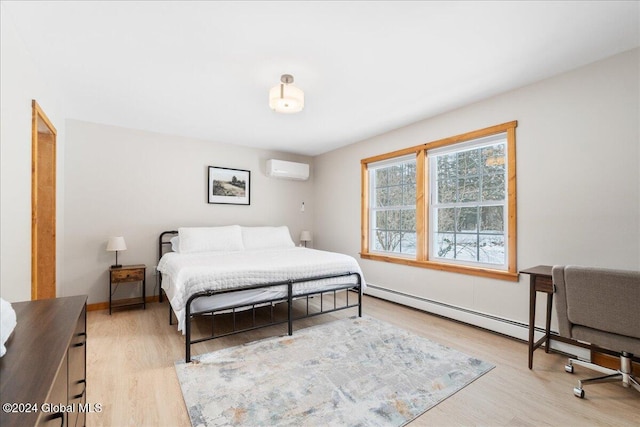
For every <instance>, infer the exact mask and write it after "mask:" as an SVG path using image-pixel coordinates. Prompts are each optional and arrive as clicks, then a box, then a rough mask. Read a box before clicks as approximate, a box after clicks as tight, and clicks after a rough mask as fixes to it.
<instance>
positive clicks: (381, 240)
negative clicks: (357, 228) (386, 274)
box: [373, 230, 387, 251]
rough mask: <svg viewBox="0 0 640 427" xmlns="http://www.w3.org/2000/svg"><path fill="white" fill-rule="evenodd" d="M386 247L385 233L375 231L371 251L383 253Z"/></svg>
mask: <svg viewBox="0 0 640 427" xmlns="http://www.w3.org/2000/svg"><path fill="white" fill-rule="evenodd" d="M386 247H387V232H386V231H381V230H376V234H375V239H373V249H374V250H376V251H384V250H386Z"/></svg>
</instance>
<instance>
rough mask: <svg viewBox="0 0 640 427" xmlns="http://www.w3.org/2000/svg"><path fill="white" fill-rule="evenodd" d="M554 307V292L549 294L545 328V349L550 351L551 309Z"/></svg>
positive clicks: (547, 351)
mask: <svg viewBox="0 0 640 427" xmlns="http://www.w3.org/2000/svg"><path fill="white" fill-rule="evenodd" d="M552 308H553V294H547V319H546V323H545V328H544V336H545V342H544V351H545V352H546V353H549V347H551V309H552Z"/></svg>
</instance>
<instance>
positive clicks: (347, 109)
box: [2, 1, 640, 155]
mask: <svg viewBox="0 0 640 427" xmlns="http://www.w3.org/2000/svg"><path fill="white" fill-rule="evenodd" d="M2 6H3V10H2V12H3V13H5V12H8V16H9V18H10V19H11V21H13V23H14V25H15V27H16V28H17V31H18V33H19V35H20V37H21V38H22V40H23V42H24V44H25V46H26V48H27V50H28V51H29V52H30V53H31V55H32V56H33V58H34V60H35V61H36V63H37V65H38V66H39V67H40V69H41V71H42V72H43V73H45V74H47V75H48V76H49V77H50V78H51V82H53V83H54V84H55V85H56V86H58V88H59V89H60V91H61V93H62V94H63V95H64V102H65V105H66V108H67V111H68V116H69V118H73V119H78V120H86V121H91V122H97V123H104V124H109V125H116V126H123V127H129V128H136V129H142V130H149V131H155V132H161V133H166V134H173V135H181V136H187V137H196V138H201V139H205V140H211V141H216V142H223V143H231V144H240V145H246V146H252V147H261V148H268V149H276V150H283V151H288V152H293V153H300V154H307V155H316V154H320V153H324V152H327V151H330V150H332V149H335V148H338V147H340V146H344V145H347V144H350V143H353V142H356V141H359V140H362V139H365V138H367V137H370V136H373V135H377V134H380V133H384V132H387V131H389V130H392V129H395V128H398V127H401V126H404V125H407V124H409V123H412V122H415V121H418V120H420V119H424V118H428V117H431V116H434V115H436V114H440V113H443V112H445V111H449V110H452V109H454V108H457V107H460V106H463V105H466V104H469V103H472V102H475V101H479V100H481V99H484V98H487V97H490V96H493V95H495V94H498V93H502V92H505V91H508V90H511V89H514V88H517V87H521V86H523V85H526V84H529V83H532V82H535V81H538V80H541V79H544V78H547V77H550V76H552V75H555V74H558V73H561V72H564V71H568V70H570V69H573V68H576V67H579V66H582V65H585V64H588V63H590V62H594V61H597V60H599V59H602V58H605V57H608V56H611V55H614V54H616V53H619V52H622V51H625V50H628V49H631V48H634V47H636V46H639V45H640V32H639V26H640V24H639V22H640V9H639V2H638V1H626V2H617V1H603V2H600V1H553V2H543V1H532V2H523V1H513V2H506V1H497V2H481V1H476V2H454V1H448V2H436V1H431V2H417V1H412V2H401V1H392V2H382V1H379V2H368V1H354V2H303V1H298V2H266V1H264V2H204V1H199V2H184V1H183V2H170V1H138V2H134V1H129V2H125V1H112V2H97V1H85V2H68V1H60V2H54V1H48V2H35V1H33V2H28V1H22V2H13V1H3V2H2ZM283 73H289V74H293V76H294V77H295V82H296V85H297V86H298V87H300V88H301V89H303V90H304V92H305V104H306V105H305V109H304V110H303V111H302V112H301V113H298V114H294V115H281V114H277V113H275V112H273V111H271V110H270V109H269V107H268V92H269V88H270V87H271V86H273V85H275V84H277V83H278V82H279V79H280V75H281V74H283Z"/></svg>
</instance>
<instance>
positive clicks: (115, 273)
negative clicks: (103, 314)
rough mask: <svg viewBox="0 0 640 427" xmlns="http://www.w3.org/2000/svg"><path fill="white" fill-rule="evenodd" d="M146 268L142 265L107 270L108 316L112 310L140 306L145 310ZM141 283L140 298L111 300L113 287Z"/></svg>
mask: <svg viewBox="0 0 640 427" xmlns="http://www.w3.org/2000/svg"><path fill="white" fill-rule="evenodd" d="M146 272H147V266H146V265H144V264H136V265H123V266H122V267H110V268H109V314H111V311H112V309H113V308H119V307H128V306H133V305H141V306H142V309H143V310H144V309H146V301H147V298H146V288H147V286H146V285H147V282H146V276H147V274H146ZM136 282H139V283H142V292H141V293H142V296H140V297H136V298H129V299H124V300H115V301H114V300H113V299H112V296H113V285H114V284H118V283H136Z"/></svg>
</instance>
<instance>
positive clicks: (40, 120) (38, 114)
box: [31, 99, 57, 300]
mask: <svg viewBox="0 0 640 427" xmlns="http://www.w3.org/2000/svg"><path fill="white" fill-rule="evenodd" d="M31 107H32V108H31V109H32V114H31V299H32V300H35V299H38V296H39V295H38V275H37V272H38V239H37V237H38V234H37V222H36V220H37V216H36V214H37V211H36V209H37V207H38V188H37V186H38V167H37V165H38V134H39V133H49V134H50V135H52V138H53V146H54V149H53V154H52V156H53V159H52V165H53V166H52V167H53V177H52V178H53V188H54V189H55V188H56V173H57V172H56V164H57V161H56V151H57V150H56V137H57V130H56V128H55V126H54V125H53V123H51V120H49V117H47V115H46V114H45V112H44V111H43V110H42V108H40V105H38V103H37V102H36V100H35V99H34V100H32V101H31ZM53 223H54V230H55V224H56V223H57V219H56V196H55V195H54V197H53ZM54 248H55V231H54ZM53 268H54V269H55V262H54V265H53ZM54 277H55V270H54ZM54 286H55V284H54Z"/></svg>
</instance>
